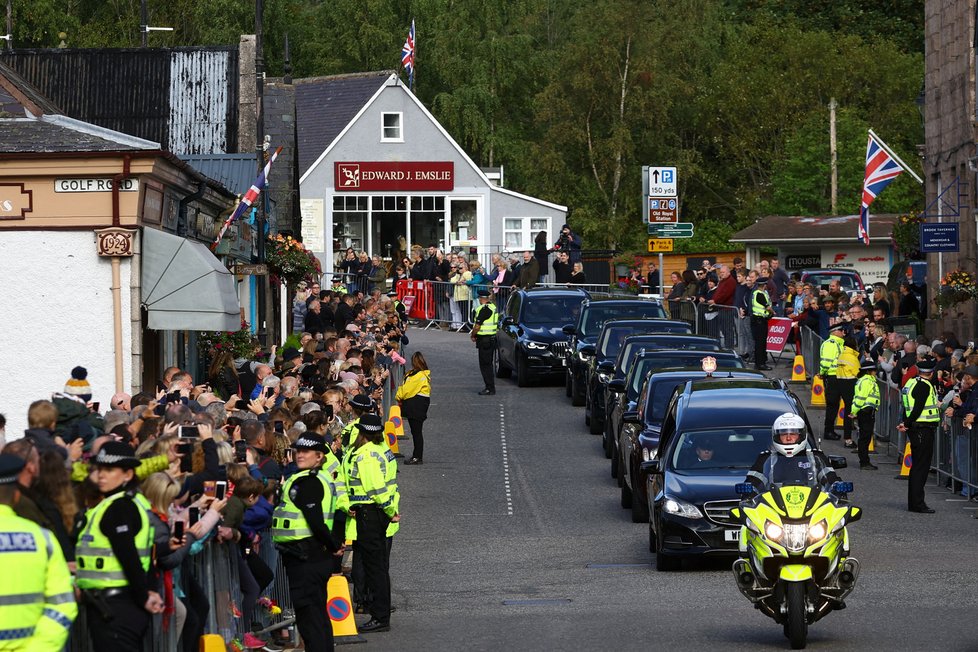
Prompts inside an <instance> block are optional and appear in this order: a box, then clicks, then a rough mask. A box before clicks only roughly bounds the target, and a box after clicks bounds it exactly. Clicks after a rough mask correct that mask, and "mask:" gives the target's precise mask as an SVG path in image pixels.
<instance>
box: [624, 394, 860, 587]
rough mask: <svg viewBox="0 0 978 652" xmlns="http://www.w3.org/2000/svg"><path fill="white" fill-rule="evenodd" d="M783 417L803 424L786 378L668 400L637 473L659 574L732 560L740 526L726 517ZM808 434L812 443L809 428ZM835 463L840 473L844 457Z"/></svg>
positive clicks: (800, 408)
mask: <svg viewBox="0 0 978 652" xmlns="http://www.w3.org/2000/svg"><path fill="white" fill-rule="evenodd" d="M786 412H793V413H795V414H798V415H800V416H802V418H804V419H805V422H806V424H808V418H807V416H806V415H805V409H804V406H803V404H802V402H801V401H800V400H799V399H798V397H797V396H795V395H794V394H793V393H792V392H791V391H790V390H789V389H788V387H787V385H786V384H785V383H784V381H783V380H775V379H765V380H760V379H746V378H727V379H722V378H712V379H709V380H693V381H689V382H687V383H686V384H685V386H684V387H683V388H682V389H681V390H678V391H677V392H676V393H675V394H674V395H673V398H672V400H671V401H670V403H669V406H668V407H667V409H666V413H665V416H664V417H663V419H662V427H661V431H660V434H659V443H658V446H657V448H656V455H655V457H653V458H652V459H650V460H649V461H648V462H643V464H642V469H641V470H642V472H643V473H644V474H645V477H646V481H645V482H646V492H647V495H648V507H649V514H650V518H649V550H651V551H653V552H655V565H656V568H657V569H658V570H660V571H665V570H679V568H680V566H681V563H682V560H683V559H684V558H690V557H696V556H703V555H709V556H726V557H735V556H737V554H738V537H739V533H740V523H739V522H738V521H736V520H735V519H734V518H732V516H731V514H730V510H731V509H733V508H734V507H736V506H737V505H738V504H739V503H740V497H739V496H738V495H737V493H736V490H735V485H736V484H737V483H738V482H743V480H744V478H745V477H746V474H747V471H748V470H749V469H750V468H751V466H753V464H754V461H755V460H756V459H757V456H758V454H759V453H760V452H761V451H764V450H767V449H768V448H770V446H771V424H773V423H774V420H775V419H776V418H777V417H778V416H780V415H782V414H784V413H786ZM808 436H809V438H810V441H813V442H814V441H815V437H814V433H812V430H811V425H810V424H808ZM832 462H833V464H835V463H838V464H839V465H840V468H841V467H842V466H844V465H845V458H832Z"/></svg>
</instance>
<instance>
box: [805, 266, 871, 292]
mask: <svg viewBox="0 0 978 652" xmlns="http://www.w3.org/2000/svg"><path fill="white" fill-rule="evenodd" d="M801 280H802V283H811V285H812V288H813V289H814V290H815V294H818V290H828V289H829V283H831V282H832V281H838V282H839V288H840V289H841V290H842V291H843V292H845V293H847V294H848V295H849V296H850V297H851V296H853V295H855V294H856V293H858V292H865V291H866V286H865V285H864V284H863V279H862V277H861V276H859V272H857V271H854V270H851V269H836V268H828V269H806V270H803V271H802V273H801Z"/></svg>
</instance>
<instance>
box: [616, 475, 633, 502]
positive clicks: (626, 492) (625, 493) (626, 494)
mask: <svg viewBox="0 0 978 652" xmlns="http://www.w3.org/2000/svg"><path fill="white" fill-rule="evenodd" d="M618 480H619V484H620V485H621V506H622V507H624V508H625V509H628V508H629V507H631V506H632V502H633V500H632V490H631V489H629V488H628V485H627V484H625V482H624V480H622V479H621V478H619V479H618Z"/></svg>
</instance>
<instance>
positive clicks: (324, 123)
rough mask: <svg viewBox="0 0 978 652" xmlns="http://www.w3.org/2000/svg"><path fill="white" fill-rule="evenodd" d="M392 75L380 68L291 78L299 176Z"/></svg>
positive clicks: (389, 71) (391, 72)
mask: <svg viewBox="0 0 978 652" xmlns="http://www.w3.org/2000/svg"><path fill="white" fill-rule="evenodd" d="M392 74H394V72H393V71H391V70H382V71H376V72H364V73H355V74H350V75H332V76H329V77H311V78H308V79H296V80H295V81H294V83H295V113H296V125H297V126H298V129H299V133H298V141H299V174H300V175H301V174H303V173H305V172H306V170H308V169H309V168H310V167H311V166H312V164H313V163H315V162H316V159H318V158H319V155H320V154H322V153H323V152H324V151H326V148H327V147H329V145H330V143H332V142H333V140H335V139H336V137H337V136H338V135H339V134H340V132H341V131H343V129H344V128H345V127H346V125H348V124H349V123H350V121H351V120H353V117H354V116H355V115H356V114H357V113H358V112H359V111H360V109H362V108H363V106H364V105H365V104H366V103H367V102H368V101H369V100H370V98H371V97H373V96H374V93H376V92H377V91H378V89H380V87H381V86H382V85H383V84H384V82H386V81H387V79H388V78H389V77H390V76H391V75H392Z"/></svg>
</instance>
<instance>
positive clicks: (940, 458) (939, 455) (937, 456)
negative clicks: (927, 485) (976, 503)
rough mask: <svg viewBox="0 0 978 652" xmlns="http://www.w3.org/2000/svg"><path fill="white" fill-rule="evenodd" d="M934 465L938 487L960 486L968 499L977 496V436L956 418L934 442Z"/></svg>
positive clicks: (949, 421) (945, 423) (953, 487)
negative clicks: (935, 466)
mask: <svg viewBox="0 0 978 652" xmlns="http://www.w3.org/2000/svg"><path fill="white" fill-rule="evenodd" d="M934 461H935V463H936V465H937V484H938V485H948V484H949V485H951V488H952V490H953V489H955V488H956V487H955V486H954V485H956V484H960V485H961V493H962V494H965V495H966V496H967V497H968V498H974V497H975V496H978V434H976V433H975V431H974V430H973V429H972V428H965V426H964V422H963V421H962V420H961V419H959V418H957V417H954V418H951V419H945V422H944V423H942V424H941V427H940V428H939V429H938V431H937V440H936V441H935V442H934Z"/></svg>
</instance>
